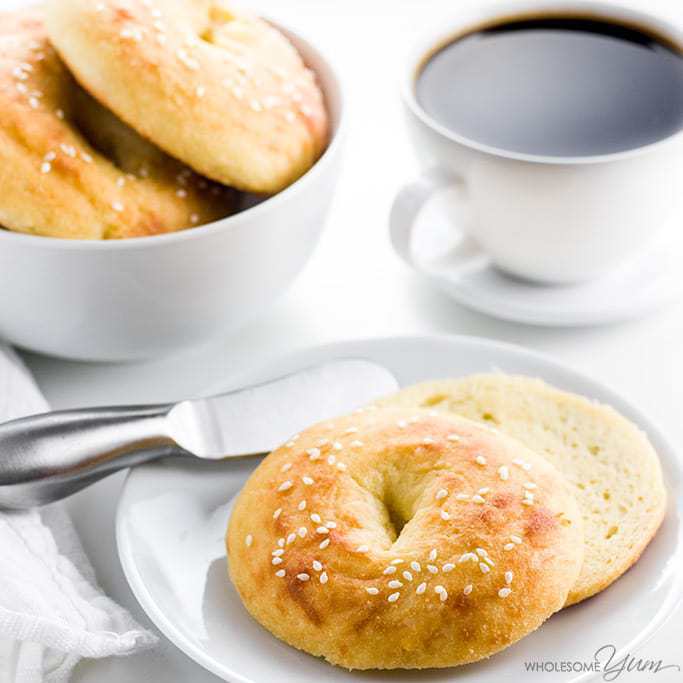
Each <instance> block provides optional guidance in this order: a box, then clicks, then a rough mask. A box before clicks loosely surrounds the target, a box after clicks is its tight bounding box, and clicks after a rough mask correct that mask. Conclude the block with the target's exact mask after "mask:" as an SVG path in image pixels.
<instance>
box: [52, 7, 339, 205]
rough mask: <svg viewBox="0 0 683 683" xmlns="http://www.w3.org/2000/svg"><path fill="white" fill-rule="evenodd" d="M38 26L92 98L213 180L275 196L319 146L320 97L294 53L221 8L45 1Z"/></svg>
mask: <svg viewBox="0 0 683 683" xmlns="http://www.w3.org/2000/svg"><path fill="white" fill-rule="evenodd" d="M48 29H49V32H50V38H51V39H52V43H53V44H54V45H55V47H56V48H57V50H58V51H59V53H60V54H61V56H62V58H63V59H64V61H65V62H66V63H67V64H68V65H69V68H70V69H71V71H72V72H73V73H74V75H75V76H76V78H77V79H78V80H79V81H80V82H81V84H82V85H83V86H84V87H85V88H86V89H87V90H88V91H89V92H91V93H93V95H94V96H95V97H96V98H97V99H98V100H100V102H102V103H103V104H105V105H106V106H107V107H109V108H110V109H111V110H112V111H114V112H115V113H116V114H117V115H118V116H120V117H121V118H122V119H123V120H124V121H126V122H127V123H128V124H129V125H130V126H132V127H133V128H135V129H136V130H137V131H138V132H139V133H141V134H142V135H143V136H144V137H146V138H148V139H149V140H152V141H153V142H154V143H155V144H157V145H158V146H159V147H161V148H162V149H164V150H165V151H166V152H168V153H169V154H171V155H172V156H174V157H176V158H178V159H182V160H183V161H184V162H185V163H187V164H188V165H189V166H191V167H192V168H193V169H194V170H195V171H197V172H198V173H201V174H203V175H205V176H207V177H209V178H213V179H214V180H216V181H218V182H221V183H225V184H226V185H231V186H234V187H237V188H239V189H242V190H246V191H249V192H254V193H259V194H272V193H275V192H278V191H279V190H282V189H283V188H285V187H286V186H288V185H289V184H290V183H292V182H293V181H295V180H296V179H297V178H299V177H300V176H301V175H303V173H305V172H306V171H307V170H308V169H309V168H310V167H311V166H312V165H313V163H314V162H315V161H316V159H317V158H318V157H319V156H320V154H321V152H322V151H323V149H324V147H325V145H326V142H327V132H328V123H327V114H326V110H325V105H324V102H323V97H322V94H321V92H320V90H319V88H318V86H317V85H316V82H315V77H314V75H313V73H312V72H311V71H310V70H309V69H307V68H306V66H305V65H304V62H303V60H302V59H301V57H300V56H299V53H298V52H297V51H296V49H295V48H294V47H293V46H292V45H291V43H290V42H289V41H288V40H287V39H286V38H285V37H284V35H282V34H281V33H280V32H279V31H277V30H276V29H274V28H273V27H271V26H270V25H269V24H267V23H266V22H265V21H262V20H261V19H258V18H256V17H252V16H251V15H249V14H245V13H242V12H236V11H234V10H233V9H231V8H230V7H229V6H227V5H225V4H223V3H222V2H221V0H195V1H194V2H190V1H189V0H100V1H99V2H94V1H93V0H52V1H51V2H49V4H48Z"/></svg>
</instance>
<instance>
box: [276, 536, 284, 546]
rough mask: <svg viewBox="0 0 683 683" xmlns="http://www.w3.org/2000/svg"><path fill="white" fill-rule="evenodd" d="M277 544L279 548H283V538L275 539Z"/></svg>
mask: <svg viewBox="0 0 683 683" xmlns="http://www.w3.org/2000/svg"><path fill="white" fill-rule="evenodd" d="M277 544H278V545H279V546H280V548H284V545H285V539H284V538H278V539H277Z"/></svg>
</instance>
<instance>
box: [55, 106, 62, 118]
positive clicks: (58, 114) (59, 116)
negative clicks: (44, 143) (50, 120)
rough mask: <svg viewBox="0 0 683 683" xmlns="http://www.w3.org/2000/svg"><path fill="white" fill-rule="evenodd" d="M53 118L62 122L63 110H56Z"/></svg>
mask: <svg viewBox="0 0 683 683" xmlns="http://www.w3.org/2000/svg"><path fill="white" fill-rule="evenodd" d="M55 116H56V117H57V118H58V119H60V120H62V119H63V118H64V110H63V109H56V110H55Z"/></svg>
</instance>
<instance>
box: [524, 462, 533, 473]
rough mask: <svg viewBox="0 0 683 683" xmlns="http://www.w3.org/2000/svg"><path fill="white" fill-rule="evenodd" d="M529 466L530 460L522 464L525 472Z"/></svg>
mask: <svg viewBox="0 0 683 683" xmlns="http://www.w3.org/2000/svg"><path fill="white" fill-rule="evenodd" d="M531 467H532V465H531V463H530V462H525V463H524V464H523V465H522V469H523V470H524V471H525V472H528V471H529V470H530V469H531Z"/></svg>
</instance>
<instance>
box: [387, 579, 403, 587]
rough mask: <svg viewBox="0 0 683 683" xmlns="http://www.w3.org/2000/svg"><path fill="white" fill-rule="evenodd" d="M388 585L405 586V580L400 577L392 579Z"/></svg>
mask: <svg viewBox="0 0 683 683" xmlns="http://www.w3.org/2000/svg"><path fill="white" fill-rule="evenodd" d="M387 586H389V588H403V582H402V581H399V580H398V579H392V580H391V581H389V583H388V584H387Z"/></svg>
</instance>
